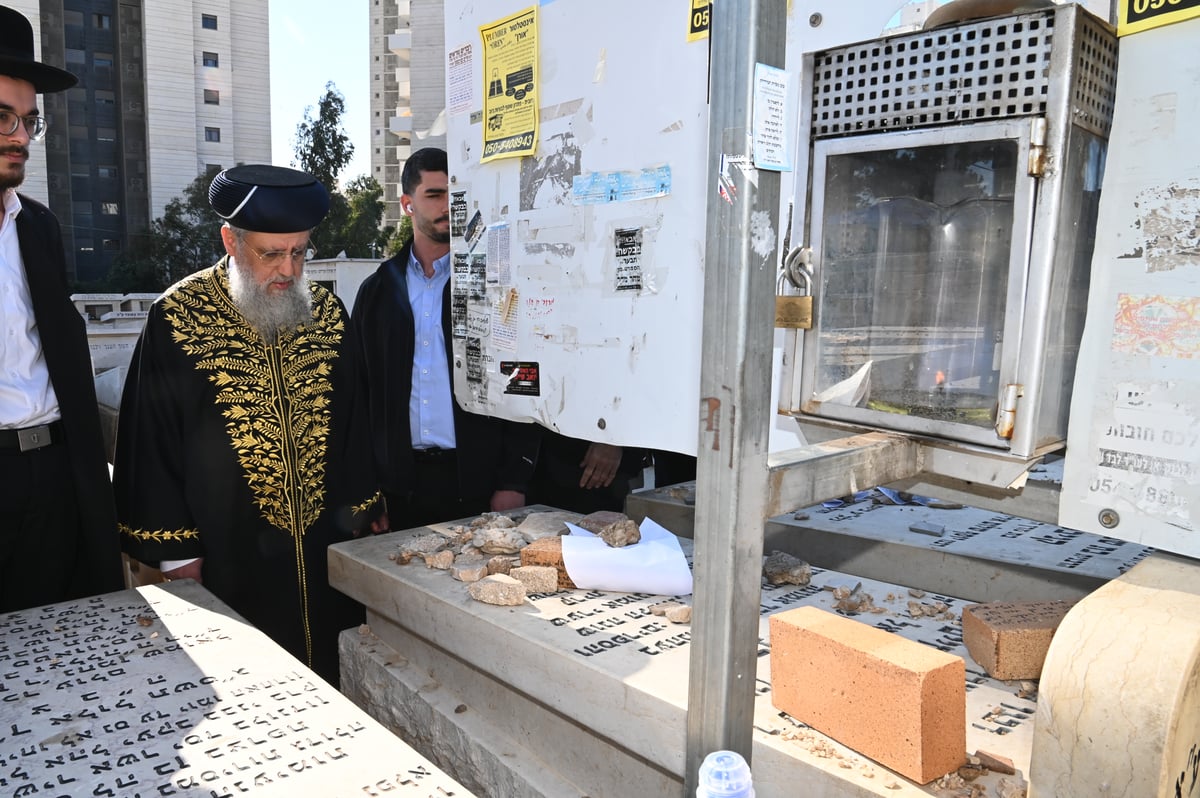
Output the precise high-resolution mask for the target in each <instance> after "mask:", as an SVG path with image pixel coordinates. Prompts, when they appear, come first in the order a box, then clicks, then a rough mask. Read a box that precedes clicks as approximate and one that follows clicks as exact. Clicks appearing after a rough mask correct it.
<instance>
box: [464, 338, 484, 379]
mask: <svg viewBox="0 0 1200 798" xmlns="http://www.w3.org/2000/svg"><path fill="white" fill-rule="evenodd" d="M466 360H467V382H474V383H481V382H483V342H482V341H480V340H479V339H478V338H467V356H466Z"/></svg>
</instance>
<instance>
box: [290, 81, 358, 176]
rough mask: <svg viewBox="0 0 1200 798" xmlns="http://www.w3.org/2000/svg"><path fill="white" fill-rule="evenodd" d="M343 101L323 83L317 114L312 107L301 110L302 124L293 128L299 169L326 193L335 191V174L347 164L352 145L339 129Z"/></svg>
mask: <svg viewBox="0 0 1200 798" xmlns="http://www.w3.org/2000/svg"><path fill="white" fill-rule="evenodd" d="M345 112H346V99H345V98H344V97H343V96H342V94H341V92H339V91H338V90H337V87H336V86H335V85H333V83H332V82H330V83H326V84H325V94H324V96H322V97H321V99H320V100H319V101H318V102H317V115H316V117H315V118H314V117H313V116H312V106H309V107H307V108H305V109H304V121H302V122H301V123H300V124H298V125H296V138H295V142H294V144H295V152H296V160H297V161H298V162H299V165H300V168H301V169H303V170H304V171H306V172H308V173H309V174H310V175H312V176H313V177H315V178H316V179H317V180H320V181H321V182H322V183H324V184H325V187H326V188H327V189H329V191H330V192H333V191H336V190H337V185H338V182H337V180H338V175H340V174H341V173H342V170H343V169H345V168H346V166H347V165H348V164H349V163H350V158H351V157H353V155H354V145H353V144H351V143H350V137H349V136H347V135H346V132H345V131H344V130H343V129H342V114H344V113H345Z"/></svg>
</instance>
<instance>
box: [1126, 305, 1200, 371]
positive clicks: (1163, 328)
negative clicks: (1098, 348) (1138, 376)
mask: <svg viewBox="0 0 1200 798" xmlns="http://www.w3.org/2000/svg"><path fill="white" fill-rule="evenodd" d="M1112 350H1113V351H1114V352H1121V353H1125V354H1131V355H1150V356H1153V357H1167V358H1174V359H1176V360H1195V359H1197V358H1200V298H1198V297H1169V296H1139V295H1136V294H1118V295H1117V312H1116V316H1115V318H1114V319H1113V337H1112Z"/></svg>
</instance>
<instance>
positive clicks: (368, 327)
mask: <svg viewBox="0 0 1200 798" xmlns="http://www.w3.org/2000/svg"><path fill="white" fill-rule="evenodd" d="M411 249H412V244H411V242H410V243H409V244H407V245H406V246H405V247H404V248H403V249H402V250H401V251H400V252H399V253H398V254H397V255H396V256H395V257H393V258H392V259H391V260H388V261H385V262H384V263H383V264H381V265H380V266H379V268H378V269H376V270H375V273H374V274H372V275H371V276H370V277H368V278H367V279H366V280H364V281H363V284H362V286H361V287H360V288H359V290H358V296H357V297H356V298H355V300H354V310H353V312H352V314H351V323H352V324H353V325H354V327H355V328H356V331H357V332H358V339H359V340H360V341H361V342H362V346H363V349H364V357H363V360H364V362H365V363H366V371H367V380H368V383H369V386H368V404H369V405H370V416H371V434H372V437H373V438H374V440H373V447H374V455H375V464H376V467H377V468H378V469H379V472H378V478H379V481H380V484H381V485H382V486H383V489H384V491H385V492H389V493H397V494H401V495H403V494H407V493H408V491H409V490H411V488H412V485H413V471H414V466H413V459H412V429H411V425H410V422H409V416H408V402H409V398H410V397H411V395H412V365H413V353H414V347H415V337H416V332H415V326H414V322H413V315H412V306H411V305H410V304H409V303H408V277H407V274H408V257H409V252H410V251H411ZM442 331H443V333H444V336H445V340H446V361H447V363H448V364H449V366H450V374H453V373H454V362H453V352H452V348H451V345H450V343H451V341H452V340H453V338H452V337H451V330H450V283H449V282H447V283H446V290H445V292H444V293H443V295H442ZM451 391H453V388H451ZM454 438H455V445H456V446H457V449H458V486H459V495H460V497H462V498H464V499H480V498H484V497H489V496H491V495H492V493H494V492H495V491H497V490H515V491H518V492H520V493H526V492H527V489H528V486H529V480H530V477H531V476H532V475H533V468H534V465H535V464H536V463H537V452H538V446H539V444H540V442H541V427H539V426H537V425H536V424H525V423H519V422H513V421H507V420H504V419H499V418H492V417H490V416H483V415H479V414H476V413H470V412H467V411H466V410H463V409H462V407H460V406H459V404H458V400H457V399H455V400H454Z"/></svg>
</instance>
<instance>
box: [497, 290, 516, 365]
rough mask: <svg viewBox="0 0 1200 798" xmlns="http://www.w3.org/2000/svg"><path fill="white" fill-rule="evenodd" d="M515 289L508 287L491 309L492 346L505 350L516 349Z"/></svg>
mask: <svg viewBox="0 0 1200 798" xmlns="http://www.w3.org/2000/svg"><path fill="white" fill-rule="evenodd" d="M520 307H521V305H520V301H519V298H518V296H517V289H515V288H510V289H508V290H507V291H505V292H504V295H503V296H502V297H501V298H500V299H497V300H496V304H495V306H494V308H493V310H492V347H493V348H494V349H502V350H504V351H505V352H516V351H517V317H518V315H519V313H520Z"/></svg>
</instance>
